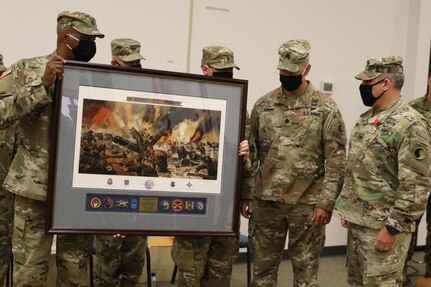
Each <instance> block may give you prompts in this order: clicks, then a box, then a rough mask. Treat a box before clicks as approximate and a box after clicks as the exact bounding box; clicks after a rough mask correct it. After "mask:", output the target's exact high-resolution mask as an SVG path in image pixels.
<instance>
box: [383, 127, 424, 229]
mask: <svg viewBox="0 0 431 287" xmlns="http://www.w3.org/2000/svg"><path fill="white" fill-rule="evenodd" d="M430 143H431V137H430V133H429V129H427V128H426V126H425V124H424V123H418V122H417V123H415V124H413V125H412V126H411V127H410V128H409V129H408V130H407V132H406V134H405V135H404V136H403V140H402V142H401V144H400V147H399V150H398V182H399V185H398V189H397V192H396V198H395V202H394V205H393V206H392V207H391V209H390V211H389V216H388V218H387V221H386V225H389V226H392V227H393V228H395V229H397V230H399V231H412V230H410V229H409V228H408V226H412V224H411V223H412V222H414V221H416V220H417V219H419V218H420V217H421V216H422V214H423V213H424V211H425V208H426V203H427V198H428V194H429V192H430V187H431V181H430V152H431V144H430Z"/></svg>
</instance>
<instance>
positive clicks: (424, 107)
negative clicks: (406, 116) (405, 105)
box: [409, 95, 431, 125]
mask: <svg viewBox="0 0 431 287" xmlns="http://www.w3.org/2000/svg"><path fill="white" fill-rule="evenodd" d="M409 105H410V106H411V107H412V108H414V109H415V110H416V111H418V112H419V113H420V114H421V115H423V116H424V117H425V119H426V120H427V121H428V124H430V125H431V102H430V101H429V100H428V97H427V95H425V96H424V97H422V98H419V99H415V100H413V101H411V102H409Z"/></svg>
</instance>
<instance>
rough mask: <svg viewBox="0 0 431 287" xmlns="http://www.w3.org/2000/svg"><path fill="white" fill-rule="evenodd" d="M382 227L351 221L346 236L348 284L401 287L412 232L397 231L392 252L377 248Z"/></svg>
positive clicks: (372, 286) (370, 286) (369, 286)
mask: <svg viewBox="0 0 431 287" xmlns="http://www.w3.org/2000/svg"><path fill="white" fill-rule="evenodd" d="M379 231H380V230H378V229H371V228H368V227H364V226H359V225H356V224H353V223H349V229H348V237H347V283H348V286H368V287H378V286H382V287H395V286H402V283H403V274H402V271H403V267H404V261H405V259H406V256H407V250H408V248H409V243H410V239H411V236H412V234H411V233H406V232H402V233H400V234H398V238H397V241H396V243H395V247H394V248H393V249H392V250H389V251H378V250H376V249H375V248H374V242H375V241H376V237H377V234H378V233H379Z"/></svg>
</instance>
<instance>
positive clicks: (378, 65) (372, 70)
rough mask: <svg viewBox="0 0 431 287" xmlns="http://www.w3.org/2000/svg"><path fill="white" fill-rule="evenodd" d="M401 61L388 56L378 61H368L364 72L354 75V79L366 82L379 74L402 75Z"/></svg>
mask: <svg viewBox="0 0 431 287" xmlns="http://www.w3.org/2000/svg"><path fill="white" fill-rule="evenodd" d="M402 73H403V59H402V58H401V57H400V56H390V57H384V58H379V59H369V60H368V61H367V66H366V67H365V70H364V71H362V72H360V73H359V74H357V75H356V77H355V78H356V79H358V80H362V81H367V80H372V79H375V78H377V77H378V76H380V75H381V74H402Z"/></svg>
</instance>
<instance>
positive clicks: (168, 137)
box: [79, 99, 221, 180]
mask: <svg viewBox="0 0 431 287" xmlns="http://www.w3.org/2000/svg"><path fill="white" fill-rule="evenodd" d="M220 121H221V112H220V111H217V110H206V109H196V108H185V107H179V106H169V105H160V104H157V103H156V104H148V103H145V104H142V103H134V102H115V101H106V100H96V99H84V101H83V106H82V125H81V135H80V149H79V173H80V174H98V175H123V176H144V177H163V178H191V179H205V180H216V179H217V171H218V160H219V158H218V156H219V144H220Z"/></svg>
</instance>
